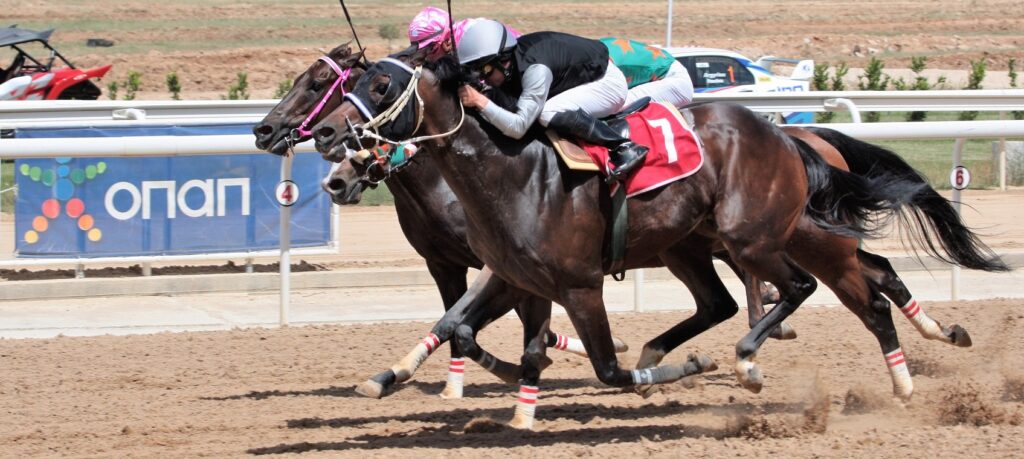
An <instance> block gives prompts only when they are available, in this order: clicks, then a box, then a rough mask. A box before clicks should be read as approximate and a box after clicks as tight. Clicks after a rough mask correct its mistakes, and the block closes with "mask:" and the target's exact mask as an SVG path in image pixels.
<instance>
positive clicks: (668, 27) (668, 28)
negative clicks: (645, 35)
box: [665, 0, 672, 48]
mask: <svg viewBox="0 0 1024 459" xmlns="http://www.w3.org/2000/svg"><path fill="white" fill-rule="evenodd" d="M670 46H672V0H668V19H666V21H665V47H666V48H668V47H670Z"/></svg>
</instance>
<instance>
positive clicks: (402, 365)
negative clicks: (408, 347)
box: [391, 333, 441, 383]
mask: <svg viewBox="0 0 1024 459" xmlns="http://www.w3.org/2000/svg"><path fill="white" fill-rule="evenodd" d="M440 344H441V340H439V339H437V335H434V334H433V333H431V334H429V335H427V337H426V338H423V341H420V343H419V344H417V345H416V347H414V348H413V349H412V352H410V353H409V354H408V355H406V356H405V358H403V359H402V360H401V361H399V362H398V365H395V366H393V367H391V371H394V372H395V382H396V383H400V382H404V381H407V380H408V379H409V378H411V377H412V375H413V374H414V373H416V370H417V369H419V367H420V365H422V364H423V361H424V360H426V359H427V357H429V356H430V354H431V353H432V352H434V351H435V350H436V349H437V346H439V345H440Z"/></svg>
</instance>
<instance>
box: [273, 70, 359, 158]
mask: <svg viewBox="0 0 1024 459" xmlns="http://www.w3.org/2000/svg"><path fill="white" fill-rule="evenodd" d="M320 60H321V61H323V62H326V63H327V65H329V66H331V69H333V70H334V73H336V74H338V78H336V79H335V80H334V84H332V85H331V89H329V90H328V91H327V93H326V94H324V96H323V98H321V99H320V103H318V104H317V105H316V108H314V109H313V111H312V112H310V113H309V116H307V117H306V119H305V120H304V121H303V122H302V124H300V125H299V127H297V128H295V129H292V132H291V134H290V135H289V136H288V143H289V144H290V146H291V147H294V146H295V144H296V143H298V140H299V139H302V138H309V137H310V136H312V135H313V132H312V131H310V130H309V129H308V127H309V123H310V122H312V121H313V120H314V119H315V118H316V117H317V116H318V115H319V114H320V112H321V111H323V109H324V105H327V101H328V100H329V99H330V98H331V96H332V95H334V91H335V90H337V89H338V88H339V87H340V88H341V94H342V96H344V95H345V87H344V86H343V85H344V84H345V81H347V80H348V77H349V75H350V74H351V73H352V68H351V67H349V68H347V69H345V70H342V69H341V67H340V66H338V64H337V63H336V62H334V59H331V58H330V57H329V56H321V57H320Z"/></svg>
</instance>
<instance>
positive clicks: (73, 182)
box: [18, 158, 107, 244]
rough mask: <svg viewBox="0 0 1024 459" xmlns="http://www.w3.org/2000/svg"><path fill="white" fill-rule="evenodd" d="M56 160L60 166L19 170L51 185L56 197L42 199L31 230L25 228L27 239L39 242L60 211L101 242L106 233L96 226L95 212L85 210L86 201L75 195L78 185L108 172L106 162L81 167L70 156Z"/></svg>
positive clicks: (34, 180)
mask: <svg viewBox="0 0 1024 459" xmlns="http://www.w3.org/2000/svg"><path fill="white" fill-rule="evenodd" d="M55 161H56V162H57V167H55V168H53V169H47V170H43V168H41V167H39V166H29V165H28V164H22V165H21V168H19V170H18V172H20V173H21V175H23V176H25V177H28V178H30V179H32V181H33V182H40V183H42V184H43V185H45V186H48V187H52V189H53V195H54V196H55V197H53V198H50V199H47V200H45V201H43V205H42V206H41V209H40V210H41V214H40V215H38V216H36V217H35V218H33V219H32V229H30V230H28V231H25V236H24V237H25V242H27V243H29V244H35V243H36V242H39V238H40V235H41V234H43V233H45V232H46V230H47V229H49V228H50V221H51V220H55V219H57V218H60V216H61V214H63V215H66V216H67V217H68V218H71V219H74V220H76V221H77V223H78V229H79V230H81V231H83V232H85V235H86V237H87V238H88V239H89V240H90V241H92V242H99V240H100V239H103V232H102V231H100V229H99V228H96V227H95V221H94V219H93V217H92V215H89V214H87V213H86V212H85V203H84V202H82V200H81V199H79V198H76V197H74V196H75V188H76V187H77V186H78V185H81V184H83V183H85V181H87V180H92V179H94V178H96V176H97V175H100V174H102V173H104V172H106V170H107V163H105V162H102V161H100V162H99V163H96V164H91V165H89V166H86V167H85V168H78V167H72V165H70V164H69V163H70V162H71V158H57V159H56V160H55Z"/></svg>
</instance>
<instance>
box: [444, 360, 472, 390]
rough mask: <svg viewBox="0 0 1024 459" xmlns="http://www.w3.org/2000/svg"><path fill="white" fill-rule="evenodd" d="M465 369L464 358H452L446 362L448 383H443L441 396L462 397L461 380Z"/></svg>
mask: <svg viewBox="0 0 1024 459" xmlns="http://www.w3.org/2000/svg"><path fill="white" fill-rule="evenodd" d="M465 370H466V359H461V358H460V359H452V360H451V362H449V363H448V383H447V384H445V387H444V392H443V393H442V395H441V396H442V397H444V398H462V380H463V373H464V372H465Z"/></svg>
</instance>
